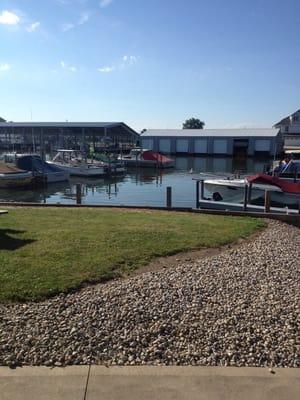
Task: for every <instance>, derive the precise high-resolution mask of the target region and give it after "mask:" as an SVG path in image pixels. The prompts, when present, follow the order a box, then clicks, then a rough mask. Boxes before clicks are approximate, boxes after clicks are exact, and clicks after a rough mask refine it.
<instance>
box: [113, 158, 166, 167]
mask: <svg viewBox="0 0 300 400" xmlns="http://www.w3.org/2000/svg"><path fill="white" fill-rule="evenodd" d="M120 160H122V161H123V162H124V163H125V165H126V166H128V167H142V168H174V161H170V162H169V161H168V162H162V163H160V162H159V163H158V162H156V161H153V160H136V159H133V158H126V157H123V158H121V159H120Z"/></svg>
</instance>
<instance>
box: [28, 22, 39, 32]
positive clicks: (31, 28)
mask: <svg viewBox="0 0 300 400" xmlns="http://www.w3.org/2000/svg"><path fill="white" fill-rule="evenodd" d="M40 25H41V23H40V22H38V21H36V22H33V23H32V24H30V25H29V26H27V28H26V30H27V32H34V31H35V30H36V29H37V28H39V26H40Z"/></svg>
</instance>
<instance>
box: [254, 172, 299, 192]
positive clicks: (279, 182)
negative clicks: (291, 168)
mask: <svg viewBox="0 0 300 400" xmlns="http://www.w3.org/2000/svg"><path fill="white" fill-rule="evenodd" d="M247 181H248V182H249V183H258V184H259V183H261V184H268V185H274V186H277V187H279V188H280V189H281V190H282V191H283V192H285V193H292V194H299V195H300V183H297V182H296V183H293V182H288V181H286V180H285V179H280V178H277V177H275V176H270V175H266V174H256V175H252V176H248V177H247Z"/></svg>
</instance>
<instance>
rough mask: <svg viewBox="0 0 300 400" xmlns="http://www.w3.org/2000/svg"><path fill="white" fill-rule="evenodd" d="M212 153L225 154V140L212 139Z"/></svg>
mask: <svg viewBox="0 0 300 400" xmlns="http://www.w3.org/2000/svg"><path fill="white" fill-rule="evenodd" d="M214 154H227V140H226V139H215V140H214Z"/></svg>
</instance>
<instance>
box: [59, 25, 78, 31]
mask: <svg viewBox="0 0 300 400" xmlns="http://www.w3.org/2000/svg"><path fill="white" fill-rule="evenodd" d="M74 28H75V24H71V23H66V24H63V26H62V28H61V29H62V31H63V32H68V31H70V30H71V29H74Z"/></svg>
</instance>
